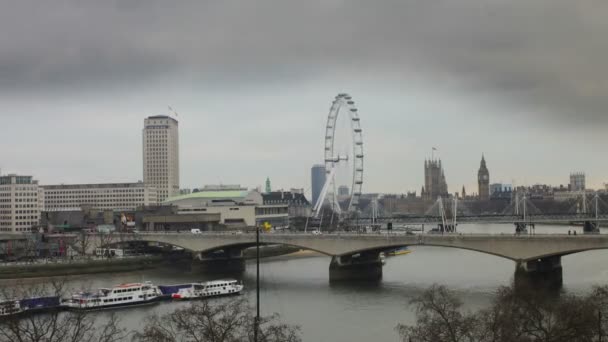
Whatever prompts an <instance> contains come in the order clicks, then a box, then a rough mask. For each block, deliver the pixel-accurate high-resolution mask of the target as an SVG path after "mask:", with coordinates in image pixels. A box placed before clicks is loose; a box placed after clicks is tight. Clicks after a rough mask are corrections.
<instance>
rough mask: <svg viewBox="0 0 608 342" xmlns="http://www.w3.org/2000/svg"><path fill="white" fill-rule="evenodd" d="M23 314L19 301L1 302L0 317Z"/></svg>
mask: <svg viewBox="0 0 608 342" xmlns="http://www.w3.org/2000/svg"><path fill="white" fill-rule="evenodd" d="M21 312H23V309H22V308H21V305H20V303H19V301H18V300H4V301H1V302H0V317H7V316H12V315H16V314H18V313H21Z"/></svg>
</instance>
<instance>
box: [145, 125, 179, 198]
mask: <svg viewBox="0 0 608 342" xmlns="http://www.w3.org/2000/svg"><path fill="white" fill-rule="evenodd" d="M143 164H144V165H143V166H144V167H143V170H144V183H145V184H149V185H152V186H154V187H155V188H156V190H157V191H158V199H159V201H160V202H162V201H164V200H165V199H167V198H169V197H173V196H176V195H178V194H179V132H178V122H177V120H175V119H173V118H171V117H169V116H166V115H157V116H150V117H148V118H146V119H145V120H144V129H143Z"/></svg>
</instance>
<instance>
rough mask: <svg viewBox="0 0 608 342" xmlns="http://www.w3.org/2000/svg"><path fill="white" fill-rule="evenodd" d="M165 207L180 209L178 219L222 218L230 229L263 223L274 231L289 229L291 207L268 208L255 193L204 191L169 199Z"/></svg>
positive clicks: (275, 204) (283, 205) (279, 205)
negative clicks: (194, 217)
mask: <svg viewBox="0 0 608 342" xmlns="http://www.w3.org/2000/svg"><path fill="white" fill-rule="evenodd" d="M205 188H207V189H213V188H216V187H214V186H208V187H205ZM205 188H203V189H205ZM163 204H164V205H172V206H175V207H177V213H178V214H179V215H210V214H215V215H219V216H218V218H219V219H218V223H219V224H221V225H224V226H226V227H229V228H230V227H232V228H244V227H254V226H260V225H261V224H262V223H264V222H269V223H270V224H272V225H273V226H274V227H279V226H280V227H283V226H288V225H289V211H288V209H289V208H288V205H287V204H284V203H269V204H265V203H264V200H263V196H262V194H261V193H260V192H258V191H255V190H252V191H249V190H238V189H237V190H229V189H225V190H203V191H199V192H193V193H191V194H188V195H181V196H176V197H172V198H169V199H167V200H166V201H165V202H163Z"/></svg>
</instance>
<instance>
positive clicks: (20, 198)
mask: <svg viewBox="0 0 608 342" xmlns="http://www.w3.org/2000/svg"><path fill="white" fill-rule="evenodd" d="M42 206H43V199H42V196H41V192H40V188H39V186H38V181H36V180H34V179H33V177H32V176H23V175H16V174H10V175H6V176H0V232H8V233H20V232H28V231H31V229H32V227H36V226H38V225H39V223H40V209H41V207H42Z"/></svg>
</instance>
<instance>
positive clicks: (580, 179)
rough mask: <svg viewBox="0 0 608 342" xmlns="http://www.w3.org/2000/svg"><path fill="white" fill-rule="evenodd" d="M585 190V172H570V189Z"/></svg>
mask: <svg viewBox="0 0 608 342" xmlns="http://www.w3.org/2000/svg"><path fill="white" fill-rule="evenodd" d="M583 190H585V174H584V173H583V172H573V173H571V174H570V191H583Z"/></svg>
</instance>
